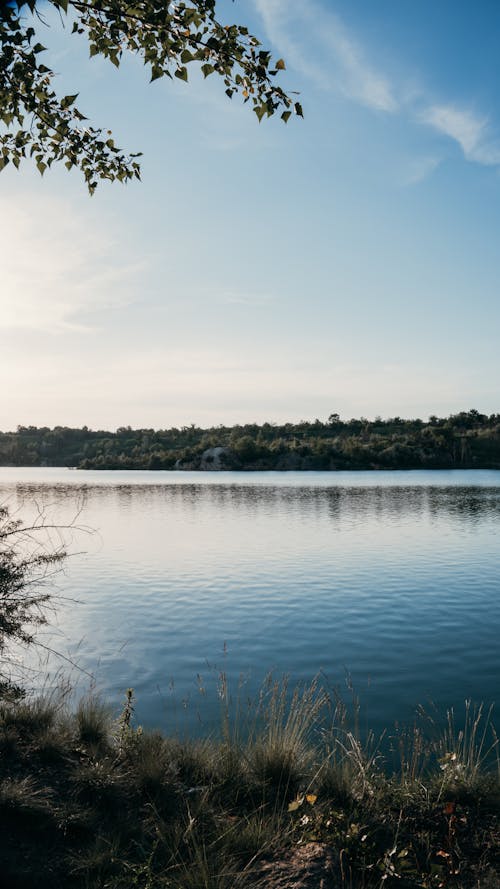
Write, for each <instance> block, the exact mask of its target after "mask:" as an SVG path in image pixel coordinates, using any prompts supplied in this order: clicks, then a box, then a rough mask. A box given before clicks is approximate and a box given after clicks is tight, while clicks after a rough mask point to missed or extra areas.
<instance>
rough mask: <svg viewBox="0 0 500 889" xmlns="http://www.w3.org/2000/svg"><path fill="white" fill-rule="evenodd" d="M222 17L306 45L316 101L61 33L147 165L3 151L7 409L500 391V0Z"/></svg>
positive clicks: (73, 411) (338, 404)
mask: <svg viewBox="0 0 500 889" xmlns="http://www.w3.org/2000/svg"><path fill="white" fill-rule="evenodd" d="M436 7H438V8H436ZM221 17H225V18H227V19H228V20H229V19H230V18H232V19H235V20H238V21H240V22H245V23H248V24H249V25H250V27H251V28H252V30H253V31H254V33H256V34H258V35H259V36H261V37H262V40H263V42H264V43H266V44H268V45H270V46H271V47H272V48H273V50H274V51H275V53H276V55H277V56H283V57H284V58H285V60H286V62H287V71H286V74H285V75H284V76H283V79H282V82H283V85H284V86H285V88H287V89H297V90H299V91H300V93H301V101H302V104H303V107H304V112H305V120H304V121H300V120H292V121H290V123H289V124H288V126H286V127H285V126H284V125H283V124H282V123H281V122H280V121H279V120H276V121H274V120H270V121H266V122H264V123H262V124H261V125H260V126H259V124H258V123H257V120H256V118H255V116H254V115H253V114H252V113H251V111H250V109H249V108H248V107H242V106H241V105H240V104H239V103H238V102H235V101H234V100H233V102H229V100H227V98H226V97H225V95H224V92H223V87H222V84H221V83H219V82H218V81H217V80H215V79H214V78H213V77H212V78H210V79H209V80H208V81H206V82H202V81H201V79H200V78H199V77H198V76H197V75H196V74H195V72H194V71H193V73H192V79H191V82H190V83H189V84H188V85H187V86H186V85H184V84H182V83H179V82H174V83H171V82H169V81H164V80H160V81H156V82H155V83H154V84H151V85H149V84H148V78H147V76H146V73H145V71H144V69H143V68H142V66H141V65H140V63H139V62H138V60H137V59H133V58H129V59H128V60H127V61H126V62H125V64H124V65H123V66H122V68H121V69H120V70H119V71H116V70H115V69H114V68H113V67H112V66H111V65H110V64H109V63H107V62H106V61H105V60H102V59H96V58H94V59H92V60H89V59H88V49H87V46H86V44H85V42H84V41H83V40H82V39H79V38H76V37H71V36H70V34H69V33H64V32H63V31H62V30H61V27H60V25H59V24H58V22H57V20H56V19H54V20H53V21H52V27H51V29H50V30H49V31H47V32H46V33H44V34H43V41H42V42H43V43H44V44H45V45H47V46H48V47H49V52H48V53H47V57H48V59H49V61H50V63H51V64H52V65H53V66H54V68H55V69H56V70H57V71H58V72H60V89H61V93H73V92H77V91H79V92H80V96H79V107H80V108H81V109H82V110H83V111H84V112H85V113H87V114H88V115H89V116H91V117H92V121H93V122H94V123H96V124H106V125H109V126H110V128H111V129H112V130H113V132H114V136H115V140H116V141H117V142H118V143H119V144H122V145H124V146H126V147H128V148H130V149H131V150H143V152H144V158H143V182H142V183H136V184H133V185H129V186H127V187H121V186H118V185H108V184H104V185H103V186H101V187H99V188H98V190H97V192H96V194H95V195H94V197H93V198H92V199H90V198H89V197H88V196H87V193H86V190H85V187H84V185H83V182H82V181H81V179H80V177H79V175H78V174H77V173H72V174H68V173H66V171H65V170H64V168H62V169H60V170H55V169H54V170H53V171H52V172H51V173H50V174H46V175H45V177H44V178H43V179H41V178H40V177H39V176H38V174H37V173H36V172H35V171H33V170H31V169H30V167H29V166H28V165H26V166H25V167H24V169H23V168H21V170H20V172H18V173H17V172H16V171H15V170H10V169H7V170H6V171H5V172H4V173H2V175H1V178H0V207H1V213H2V221H3V224H2V239H1V245H0V254H1V263H2V264H1V268H2V281H1V290H0V305H1V312H0V373H1V375H2V380H3V383H4V385H3V397H2V400H1V405H0V428H2V429H7V428H14V427H15V426H16V425H17V424H18V423H20V424H28V423H33V424H37V425H54V424H67V425H82V424H85V423H86V424H87V425H89V426H92V427H97V426H99V427H109V428H115V427H116V426H118V425H125V424H131V425H133V426H147V427H149V426H155V427H165V426H170V425H183V424H189V423H191V422H195V423H198V424H200V425H205V424H217V423H219V422H221V423H236V422H247V421H254V420H255V421H259V422H260V421H264V420H269V421H282V420H287V419H290V420H294V419H301V418H311V419H314V418H315V417H320V418H324V417H327V416H328V415H329V414H330V413H331V412H333V411H337V412H339V413H340V414H341V415H342V416H343V417H350V416H358V415H365V416H368V417H372V416H375V415H376V414H381V415H383V416H391V415H401V416H416V415H418V416H422V417H424V418H425V417H427V416H428V415H429V414H432V413H437V414H447V413H450V412H453V411H457V410H460V409H468V408H469V407H473V406H474V407H477V408H478V409H480V410H482V411H485V412H493V411H495V412H496V411H498V410H500V403H499V398H498V377H499V370H500V357H499V356H500V350H499V348H498V334H499V326H500V301H499V299H498V291H499V272H500V253H499V250H498V245H499V236H500V63H499V62H498V58H499V57H500V55H499V50H500V8H499V7H498V4H497V3H494V2H486V0H483V2H481V3H480V4H472V3H469V4H457V3H452V2H447V0H441V2H440V3H439V4H435V3H430V2H427V0H424V2H420V3H418V4H413V3H409V2H396V0H380V2H378V3H377V4H374V3H371V2H367V0H363V2H357V3H355V4H353V3H348V2H336V0H335V2H333V0H332V2H326V0H246V2H243V0H239V2H236V3H234V4H232V3H222V4H221ZM7 220H8V224H7V222H6V221H7Z"/></svg>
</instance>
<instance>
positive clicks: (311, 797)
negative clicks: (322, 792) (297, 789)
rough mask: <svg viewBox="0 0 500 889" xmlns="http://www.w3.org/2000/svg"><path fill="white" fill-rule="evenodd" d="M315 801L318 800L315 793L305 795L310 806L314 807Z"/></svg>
mask: <svg viewBox="0 0 500 889" xmlns="http://www.w3.org/2000/svg"><path fill="white" fill-rule="evenodd" d="M317 799H318V796H317V794H316V793H306V800H307V802H308V803H309V805H310V806H314V803H315V802H316V800H317Z"/></svg>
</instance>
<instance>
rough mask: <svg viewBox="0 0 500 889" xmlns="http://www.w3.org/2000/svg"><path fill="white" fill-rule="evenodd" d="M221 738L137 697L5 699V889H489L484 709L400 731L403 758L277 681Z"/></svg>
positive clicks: (493, 845)
mask: <svg viewBox="0 0 500 889" xmlns="http://www.w3.org/2000/svg"><path fill="white" fill-rule="evenodd" d="M221 688H222V690H221V705H222V718H221V729H220V733H219V735H218V737H217V738H208V739H204V740H190V739H189V738H180V737H166V736H164V735H162V734H160V733H159V732H152V731H143V730H142V729H141V728H140V727H137V726H136V725H134V719H133V712H134V700H133V693H132V691H131V690H129V691H128V693H127V696H126V699H125V702H124V706H123V709H122V712H121V715H120V716H119V717H118V718H112V716H111V714H110V711H109V709H108V708H107V707H106V706H104V705H103V704H102V702H100V701H99V699H98V698H95V697H92V696H88V697H85V698H83V699H82V700H81V701H80V702H79V704H78V706H77V707H76V709H73V711H71V709H70V708H69V707H68V705H67V701H66V700H65V698H64V695H63V694H62V693H61V694H59V695H58V694H54V695H52V697H45V698H43V697H41V698H37V699H35V698H33V699H29V698H27V699H25V700H22V701H17V702H16V703H6V702H3V703H1V704H0V752H1V756H0V770H1V782H0V825H1V834H0V847H1V849H2V862H1V865H0V869H1V873H2V885H5V886H8V887H9V889H10V887H12V889H42V887H43V889H45V887H47V886H49V885H50V886H51V887H53V889H64V887H69V886H71V887H74V889H130V887H137V889H153V887H154V889H320V887H322V889H377V887H378V889H380V887H388V889H389V887H391V889H392V887H398V889H417V887H420V889H495V887H498V886H499V885H500V817H499V816H500V773H499V768H498V759H496V757H495V753H496V752H497V746H498V745H497V737H496V734H495V732H494V729H493V726H492V724H491V720H490V716H491V714H490V713H485V712H483V711H482V709H481V708H477V709H474V708H472V707H471V706H470V705H467V707H466V715H465V724H464V727H463V728H462V729H461V730H460V731H459V730H458V729H457V728H456V727H455V723H454V717H453V714H448V719H447V720H446V721H445V724H444V726H442V727H441V729H440V730H437V727H436V726H435V725H433V726H431V729H434V732H432V731H431V733H430V735H426V734H425V733H424V732H422V731H421V729H420V728H417V727H414V728H413V730H411V731H409V732H404V731H396V732H395V733H394V736H393V737H392V738H391V747H392V762H396V765H395V766H394V765H393V766H392V768H391V766H390V765H389V767H388V763H387V761H385V762H384V759H383V757H382V754H381V753H380V751H379V749H378V748H377V745H376V743H375V742H374V740H373V738H369V739H368V741H367V742H366V743H364V744H363V743H361V742H360V740H359V738H358V737H357V735H356V733H355V731H353V730H352V729H351V728H350V726H349V720H348V715H347V711H346V709H345V708H344V707H343V705H342V704H341V703H340V702H339V701H338V700H337V701H334V702H333V703H332V701H331V700H330V699H329V698H328V697H326V696H325V694H324V692H323V691H322V689H321V687H320V686H319V685H317V684H316V683H313V684H311V685H310V686H305V687H302V688H300V689H299V688H297V689H295V690H293V689H289V688H288V686H287V683H286V680H282V681H274V680H273V679H272V678H270V679H269V680H268V682H267V684H266V685H265V686H264V688H263V690H262V693H261V695H260V697H259V698H258V700H257V701H256V702H254V707H253V709H247V711H246V713H245V717H244V720H245V721H244V723H243V718H242V715H241V711H240V715H239V717H238V716H234V710H232V709H231V707H230V701H229V698H228V696H227V684H226V685H224V683H223V685H222V687H221Z"/></svg>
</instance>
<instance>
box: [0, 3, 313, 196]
mask: <svg viewBox="0 0 500 889" xmlns="http://www.w3.org/2000/svg"><path fill="white" fill-rule="evenodd" d="M49 6H52V7H55V8H56V10H57V11H58V13H59V15H60V18H61V22H62V23H64V20H65V19H66V21H67V22H69V23H70V26H71V29H72V33H76V34H83V35H85V36H86V37H87V39H88V42H89V49H90V56H95V55H101V56H104V57H105V58H107V59H109V61H110V62H111V63H112V64H113V65H115V66H116V67H119V65H120V62H121V60H122V58H123V55H124V54H125V53H127V52H131V53H134V54H137V55H139V56H140V57H142V59H143V61H144V64H145V66H146V67H147V68H148V69H149V72H150V76H151V80H156V79H158V78H160V77H170V78H173V77H176V78H179V79H180V80H182V81H187V80H188V66H189V65H190V64H192V63H197V64H198V66H199V67H200V68H201V71H202V73H203V75H204V77H209V76H210V75H211V74H218V75H219V76H220V77H221V78H222V81H223V85H224V88H225V92H226V94H227V95H228V97H229V98H232V97H233V96H234V95H239V96H240V97H241V98H242V99H243V101H244V102H246V103H249V105H250V106H251V107H252V108H253V111H254V112H255V114H256V115H257V117H258V119H259V121H260V120H262V118H264V117H271V116H272V115H274V114H276V113H279V114H280V115H281V117H282V119H283V120H284V121H285V122H287V121H288V119H289V117H290V116H291V115H292V114H297V115H299V116H302V108H301V105H300V103H299V102H297V101H296V100H295V98H293V97H292V96H291V95H290V94H289V93H286V92H285V91H284V90H283V89H282V88H281V87H280V86H279V84H278V83H277V82H276V77H277V75H279V73H280V72H281V71H282V70H283V69H284V68H285V63H284V61H283V59H278V60H273V58H272V55H271V53H270V52H269V51H268V50H267V49H264V48H263V47H262V46H261V44H260V42H259V40H258V39H257V38H256V37H254V36H253V35H252V34H250V33H249V31H248V28H246V27H245V26H244V25H236V24H231V25H223V24H222V23H220V22H219V21H218V19H217V15H216V0H182V2H167V0H45V3H44V4H43V5H42V3H41V2H40V0H17V2H15V0H0V43H1V49H0V121H1V124H0V170H2V169H4V167H5V166H6V165H7V164H9V163H12V164H14V166H15V167H19V165H20V163H21V161H23V159H24V158H26V157H31V158H33V160H34V162H35V163H36V166H37V167H38V170H39V171H40V173H42V174H43V173H44V172H45V170H46V169H47V168H48V167H50V166H51V165H52V164H53V163H54V161H62V162H63V163H64V164H65V165H66V167H67V168H68V169H72V168H73V167H76V168H79V169H80V170H81V172H82V173H83V175H84V177H85V181H86V183H87V187H88V189H89V191H90V193H91V194H92V193H93V192H94V191H95V189H96V186H97V184H98V181H99V180H100V179H109V180H116V179H117V180H119V181H121V182H125V181H127V180H129V179H132V178H134V177H135V178H140V163H139V160H138V158H139V157H140V152H137V153H130V152H127V151H124V150H123V149H121V148H119V147H118V146H117V145H116V144H115V142H114V139H113V138H112V134H111V132H110V131H109V130H108V129H106V128H100V127H94V126H91V125H90V123H88V120H87V117H86V116H85V115H84V114H83V113H82V112H81V111H80V109H79V108H78V107H77V104H76V100H77V98H78V94H75V95H63V96H60V95H59V94H58V93H57V92H56V90H55V88H54V78H55V73H54V71H53V70H52V69H51V68H50V67H49V66H48V65H45V64H44V63H43V61H42V60H43V59H44V55H43V53H44V50H45V49H46V48H45V46H44V45H43V44H42V43H40V42H39V40H38V36H39V32H40V27H39V26H41V25H43V24H44V23H45V22H44V11H45V10H46V9H47V8H48V7H49Z"/></svg>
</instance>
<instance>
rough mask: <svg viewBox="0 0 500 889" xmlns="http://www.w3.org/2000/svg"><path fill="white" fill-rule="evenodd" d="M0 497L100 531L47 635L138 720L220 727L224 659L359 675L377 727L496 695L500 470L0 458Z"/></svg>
mask: <svg viewBox="0 0 500 889" xmlns="http://www.w3.org/2000/svg"><path fill="white" fill-rule="evenodd" d="M0 502H2V503H7V504H9V505H10V507H11V508H12V509H18V510H20V513H19V514H20V515H21V516H23V518H26V519H27V520H29V518H30V516H32V515H33V510H34V509H42V510H44V511H45V514H46V516H47V518H48V520H50V521H55V522H57V523H66V522H71V521H72V520H75V521H76V524H77V525H78V526H83V525H85V526H87V527H88V528H90V529H92V533H86V532H84V531H83V530H74V531H73V532H72V533H71V534H69V532H64V533H65V536H66V542H67V545H68V549H69V551H70V552H71V553H72V555H71V557H70V558H69V559H68V560H67V562H66V564H65V568H64V572H63V573H62V574H60V575H59V576H58V577H57V579H56V583H57V592H58V593H59V594H61V595H62V596H63V597H67V598H69V599H70V600H71V601H68V602H66V603H65V604H64V605H62V606H61V607H60V608H58V609H57V614H56V624H57V625H56V626H55V627H53V628H52V629H51V630H50V631H47V630H46V631H45V633H44V642H45V643H47V644H48V645H49V646H51V647H53V648H55V649H57V650H58V651H60V652H61V653H63V654H64V655H66V656H68V657H69V658H70V659H72V660H74V661H76V662H77V663H78V665H79V666H80V667H81V668H82V669H84V670H86V671H88V673H91V674H92V675H93V676H94V677H95V679H94V683H95V685H96V687H97V688H98V689H99V690H101V691H102V692H103V694H104V695H105V696H106V697H108V698H109V699H110V700H111V701H112V702H113V703H114V704H116V703H117V702H119V701H120V699H121V698H122V696H123V693H124V691H125V689H126V688H127V687H129V686H132V687H133V688H134V689H135V693H136V696H137V702H138V703H137V713H138V717H139V719H140V721H141V722H142V723H144V724H147V725H160V726H162V727H163V728H166V729H168V728H173V727H176V728H182V726H183V725H188V726H189V725H191V726H192V725H193V724H196V725H199V726H203V727H208V726H212V725H213V724H214V722H215V720H216V719H217V712H218V708H219V702H218V697H217V681H218V674H219V672H220V671H224V672H225V673H226V674H227V676H228V679H229V682H230V684H231V687H232V688H233V689H234V690H235V694H236V690H237V687H238V683H239V682H240V677H243V679H242V682H243V685H242V691H241V692H240V694H243V695H245V696H246V695H247V694H252V693H254V692H255V690H256V689H257V688H258V687H259V685H260V683H261V682H262V680H263V678H264V676H265V675H266V673H267V672H268V671H270V670H272V671H274V672H275V673H276V674H282V673H287V674H290V676H291V677H292V679H293V680H310V679H312V678H313V677H314V676H315V675H316V674H318V673H320V672H321V674H322V675H323V677H324V681H325V682H328V683H329V684H330V685H331V686H332V687H333V686H338V687H339V688H344V689H346V687H347V686H349V685H350V684H351V683H352V685H353V686H354V689H355V691H356V693H357V694H358V695H359V696H360V698H361V701H362V704H363V720H364V721H365V722H366V723H367V724H369V725H370V726H371V727H372V728H374V729H375V730H376V731H379V730H380V729H382V728H383V727H386V726H387V727H390V726H392V725H393V724H394V722H395V721H396V720H399V721H403V722H411V720H412V718H413V714H414V713H415V708H416V707H417V705H418V704H423V705H426V704H428V702H429V701H432V702H434V704H435V705H436V706H437V707H438V708H440V709H445V708H446V707H450V706H453V707H456V708H457V709H458V710H459V711H461V710H463V704H464V700H465V699H466V698H471V699H472V700H474V701H485V702H490V701H493V700H495V698H497V697H498V678H499V672H500V648H499V645H498V635H499V629H500V570H499V569H500V547H499V543H500V472H499V471H412V472H404V471H403V472H339V473H321V472H307V473H293V472H290V473H275V472H263V473H260V472H259V473H237V472H226V473H187V472H83V471H77V470H68V469H49V468H43V469H42V468H22V469H19V468H0ZM35 504H36V506H35ZM58 666H59V668H64V669H66V668H67V663H66V662H65V661H60V660H59V661H58V660H55V659H54V658H49V661H48V664H47V667H48V668H49V669H50V670H52V671H54V670H56V669H57V668H58ZM72 675H73V679H74V680H75V681H76V682H77V684H79V686H80V687H85V685H87V686H88V683H89V679H88V676H87V675H86V674H82V673H79V672H78V671H75V670H73V671H72ZM34 681H35V682H36V681H39V680H38V679H36V678H35V680H34ZM347 694H349V692H348V691H347Z"/></svg>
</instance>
